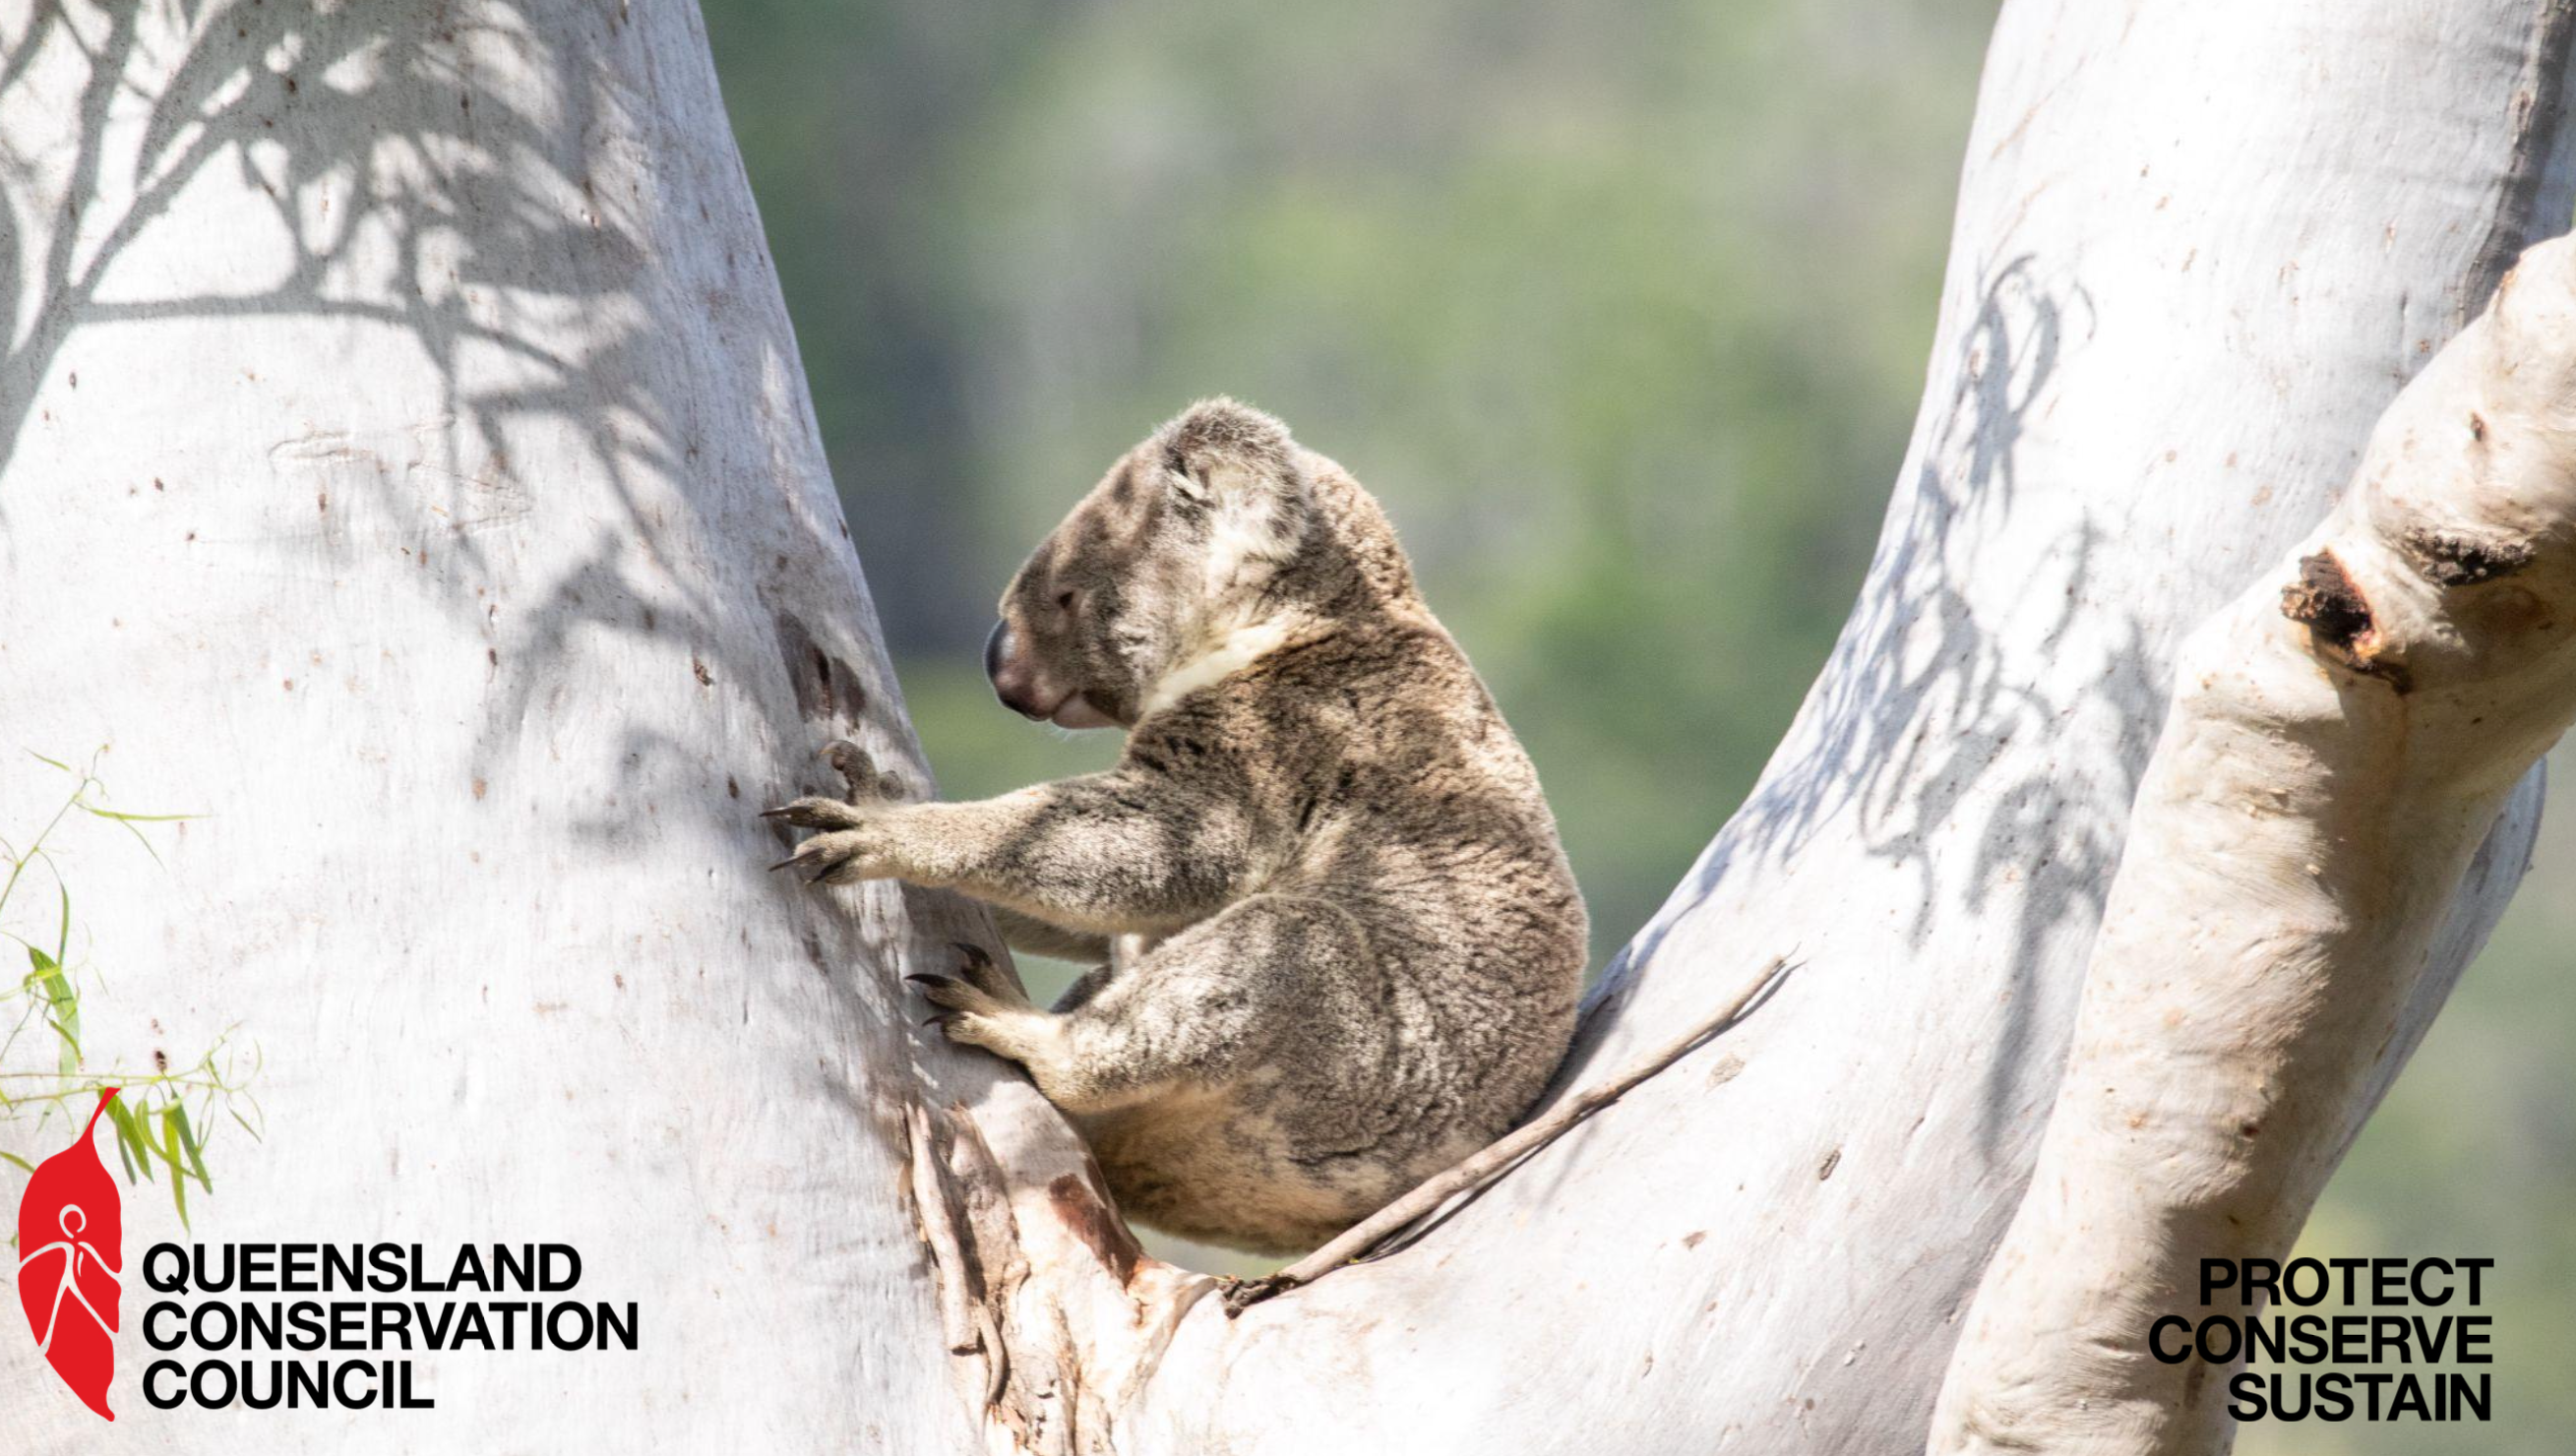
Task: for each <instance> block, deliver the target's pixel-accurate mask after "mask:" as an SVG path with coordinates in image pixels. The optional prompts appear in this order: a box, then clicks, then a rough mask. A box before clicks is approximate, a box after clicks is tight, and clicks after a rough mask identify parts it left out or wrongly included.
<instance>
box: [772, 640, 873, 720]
mask: <svg viewBox="0 0 2576 1456" xmlns="http://www.w3.org/2000/svg"><path fill="white" fill-rule="evenodd" d="M772 625H773V627H774V629H775V631H776V634H777V635H776V640H777V643H778V656H779V661H780V663H781V664H782V665H783V666H784V667H785V668H786V669H787V681H788V683H789V685H790V686H791V687H793V688H794V689H795V692H796V711H797V713H798V714H799V715H800V716H802V717H803V718H804V719H805V721H806V722H808V723H821V724H826V725H833V726H838V725H844V724H856V723H858V722H860V721H862V720H863V719H864V718H865V717H866V715H867V708H868V695H867V689H866V687H865V686H864V685H863V684H862V683H861V682H860V681H859V674H858V672H857V670H856V669H854V668H852V667H851V666H850V664H848V663H847V662H844V661H842V660H841V659H839V658H837V657H834V656H833V655H832V654H830V653H829V652H826V651H824V650H823V647H822V644H820V643H818V642H816V641H815V640H814V634H813V633H812V632H810V631H808V630H806V627H805V624H804V623H803V622H801V621H798V620H797V619H796V618H795V617H793V616H791V615H789V614H788V613H785V612H780V613H778V614H777V616H776V617H775V618H774V619H773V622H772Z"/></svg>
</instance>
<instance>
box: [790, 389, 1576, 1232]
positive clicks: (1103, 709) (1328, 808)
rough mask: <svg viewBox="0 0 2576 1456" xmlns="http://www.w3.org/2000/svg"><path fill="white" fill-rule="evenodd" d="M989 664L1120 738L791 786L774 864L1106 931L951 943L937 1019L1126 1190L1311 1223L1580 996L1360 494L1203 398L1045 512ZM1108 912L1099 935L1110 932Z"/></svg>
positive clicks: (1454, 650) (1007, 921)
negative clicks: (1060, 960) (1078, 958)
mask: <svg viewBox="0 0 2576 1456" xmlns="http://www.w3.org/2000/svg"><path fill="white" fill-rule="evenodd" d="M1002 612H1003V618H1004V621H1005V623H1006V624H1007V625H1008V626H1009V627H1010V629H1011V632H1012V634H1013V635H1012V638H1011V640H1012V641H1013V642H1014V643H1015V644H1017V649H1016V652H1015V654H1014V656H1013V660H1012V662H1011V664H1010V669H1011V671H1013V672H1014V673H1016V674H1018V675H1019V677H1018V680H1020V681H1022V682H1024V683H1026V684H1028V689H1027V693H1028V696H1029V697H1030V698H1031V699H1032V700H1033V701H1036V702H1038V703H1039V704H1041V708H1040V709H1038V710H1033V711H1043V705H1047V704H1061V706H1059V707H1057V708H1056V709H1055V712H1054V716H1056V717H1057V719H1058V721H1070V722H1091V721H1102V720H1106V721H1109V722H1114V723H1116V724H1118V725H1121V726H1124V727H1125V728H1126V729H1127V730H1128V737H1127V743H1126V748H1125V752H1124V753H1123V754H1122V756H1121V757H1120V760H1119V762H1118V764H1117V766H1116V767H1114V768H1112V769H1110V770H1108V771H1106V772H1104V773H1099V774H1093V775H1087V776H1084V777H1080V778H1074V779H1067V780H1063V781H1060V782H1057V783H1050V784H1040V785H1037V786H1035V787H1033V788H1027V789H1022V790H1019V791H1017V792H1015V793H1011V794H1006V795H1003V796H1001V797H999V798H995V799H988V800H983V801H980V802H975V803H960V804H916V805H899V804H887V803H863V804H856V805H853V804H844V803H841V802H838V801H834V800H827V799H807V800H799V801H798V802H797V803H796V804H794V805H791V806H789V807H788V808H787V809H785V810H781V811H774V812H776V813H777V814H778V815H779V816H780V817H784V818H787V819H789V820H790V822H793V823H797V824H800V825H802V826H804V827H807V828H813V829H819V830H823V831H825V832H823V833H819V834H817V835H815V836H813V837H812V838H810V839H807V840H806V841H805V842H804V843H803V844H802V845H800V846H799V849H798V853H797V855H796V857H795V858H794V859H793V860H791V861H790V862H789V863H790V864H792V865H795V866H797V867H799V868H803V869H806V870H810V871H812V872H813V873H814V876H815V878H817V879H820V880H825V881H829V882H833V883H839V882H844V881H848V880H854V879H867V878H884V877H893V878H900V879H904V880H908V881H911V882H914V883H917V884H923V885H938V886H947V887H951V888H954V889H957V890H960V891H962V892H964V893H966V894H968V895H971V896H974V897H975V898H977V899H980V900H984V901H986V902H988V903H990V904H991V905H992V906H993V907H994V908H995V911H996V913H997V915H998V916H999V917H1000V923H1001V926H1002V929H1003V932H1004V935H1005V936H1006V938H1007V939H1009V940H1010V942H1011V943H1012V944H1013V945H1015V946H1018V947H1020V948H1022V949H1027V950H1034V951H1039V952H1042V953H1047V954H1066V953H1080V954H1087V955H1094V956H1096V955H1098V954H1099V951H1100V949H1101V947H1102V946H1103V944H1104V943H1114V944H1116V945H1117V946H1118V947H1119V948H1121V949H1122V950H1124V951H1127V952H1129V954H1125V955H1122V956H1120V957H1117V958H1115V959H1114V960H1113V962H1112V964H1109V965H1104V966H1102V967H1101V968H1100V969H1098V970H1095V971H1094V972H1092V973H1091V974H1090V975H1088V976H1086V977H1084V979H1083V982H1082V984H1081V985H1079V986H1077V987H1076V988H1075V990H1074V992H1072V993H1070V994H1069V995H1068V996H1067V997H1066V998H1065V1000H1064V1001H1063V1002H1061V1003H1059V1004H1058V1006H1057V1008H1056V1009H1055V1010H1054V1011H1052V1012H1050V1011H1040V1010H1038V1009H1037V1008H1036V1007H1034V1006H1032V1005H1030V1004H1029V1003H1028V1002H1027V1001H1026V1000H1025V999H1024V998H1022V997H1021V996H1020V994H1019V992H1018V990H1017V988H1016V987H1014V986H1012V985H1011V983H1010V981H1009V979H1008V978H1007V977H1004V976H1000V975H997V974H991V973H989V971H988V970H987V969H986V968H983V967H979V966H974V965H971V964H970V966H969V968H968V975H967V977H966V978H964V979H955V978H941V977H933V978H917V979H926V989H927V993H928V995H929V996H930V999H931V1000H932V1001H934V1002H935V1003H937V1004H938V1005H940V1006H942V1007H944V1008H946V1009H947V1011H948V1013H949V1014H948V1015H947V1016H946V1018H945V1025H946V1029H947V1032H948V1035H949V1036H951V1037H952V1038H954V1039H956V1040H957V1041H960V1042H964V1043H967V1044H970V1045H974V1046H980V1047H984V1048H986V1049H988V1050H990V1051H992V1052H994V1053H995V1054H997V1055H999V1056H1003V1057H1007V1058H1009V1059H1010V1060H1012V1061H1015V1062H1018V1063H1020V1064H1021V1065H1023V1066H1025V1067H1026V1068H1027V1069H1028V1070H1029V1072H1030V1074H1031V1075H1032V1076H1033V1077H1034V1078H1035V1079H1036V1081H1037V1084H1038V1087H1039V1089H1040V1090H1041V1091H1043V1092H1044V1093H1045V1094H1046V1096H1047V1097H1048V1098H1049V1099H1050V1100H1052V1101H1053V1102H1054V1103H1055V1104H1056V1105H1057V1106H1059V1107H1061V1108H1063V1109H1064V1110H1065V1111H1066V1112H1067V1113H1068V1114H1070V1115H1071V1116H1072V1117H1073V1119H1074V1120H1075V1122H1076V1123H1077V1124H1078V1125H1079V1126H1080V1127H1081V1128H1082V1130H1083V1132H1084V1133H1085V1134H1086V1135H1087V1136H1088V1137H1089V1138H1090V1140H1091V1144H1092V1147H1093V1149H1094V1150H1095V1151H1096V1152H1097V1153H1098V1154H1099V1157H1100V1162H1101V1166H1102V1167H1103V1169H1104V1170H1105V1171H1106V1172H1107V1174H1108V1178H1109V1184H1110V1189H1111V1191H1112V1192H1113V1193H1114V1194H1115V1195H1116V1196H1117V1198H1118V1200H1119V1202H1120V1204H1121V1206H1122V1207H1123V1208H1124V1209H1125V1211H1126V1212H1127V1213H1128V1215H1129V1216H1131V1217H1134V1218H1137V1219H1140V1220H1142V1221H1144V1222H1146V1223H1150V1224H1153V1225H1155V1226H1157V1227H1160V1228H1164V1229H1167V1230H1169V1231H1171V1232H1173V1233H1176V1234H1180V1235H1183V1236H1185V1237H1189V1238H1193V1239H1199V1240H1204V1241H1209V1242H1215V1243H1223V1244H1230V1245H1235V1246H1239V1247H1242V1248H1247V1249H1253V1250H1258V1251H1262V1252H1268V1253H1284V1252H1290V1251H1295V1250H1300V1249H1305V1248H1310V1247H1312V1246H1314V1245H1315V1244H1318V1243H1321V1242H1323V1241H1324V1240H1325V1239H1327V1238H1329V1237H1331V1236H1332V1235H1333V1234H1335V1233H1337V1232H1339V1231H1340V1230H1342V1229H1343V1228H1345V1227H1347V1226H1348V1225H1350V1224H1351V1223H1353V1222H1355V1221H1357V1220H1358V1219H1360V1218H1362V1217H1365V1216H1366V1215H1368V1214H1369V1213H1371V1212H1372V1211H1374V1210H1376V1209H1377V1208H1378V1207H1380V1206H1381V1205H1383V1204H1384V1203H1386V1202H1387V1201H1388V1200H1389V1199H1391V1198H1393V1197H1395V1196H1396V1195H1397V1194H1399V1193H1402V1192H1403V1191H1405V1190H1406V1189H1407V1188H1409V1187H1411V1186H1412V1185H1413V1184H1415V1183H1417V1182H1419V1181H1420V1180H1421V1179H1423V1178H1424V1177H1427V1176H1428V1175H1430V1174H1432V1173H1435V1172H1437V1171H1439V1170H1440V1169H1442V1168H1444V1167H1446V1166H1448V1165H1449V1164H1451V1163H1453V1162H1455V1161H1457V1160H1458V1159H1460V1158H1462V1157H1464V1156H1466V1155H1467V1154H1469V1153H1471V1152H1474V1151H1475V1150H1476V1149H1478V1148H1480V1147H1482V1146H1484V1145H1485V1144H1486V1143H1488V1142H1490V1141H1492V1140H1493V1138H1495V1137H1496V1136H1497V1135H1499V1134H1500V1133H1502V1132H1504V1131H1505V1130H1506V1129H1508V1128H1509V1127H1510V1126H1511V1125H1512V1123H1513V1122H1514V1121H1515V1120H1516V1119H1518V1117H1519V1116H1520V1115H1521V1113H1522V1112H1524V1111H1525V1110H1526V1109H1527V1108H1528V1107H1529V1105H1530V1103H1531V1101H1532V1100H1533V1099H1534V1098H1535V1097H1536V1096H1537V1095H1538V1092H1539V1090H1540V1088H1541V1087H1542V1086H1543V1084H1544V1083H1545V1082H1546V1081H1547V1079H1548V1076H1549V1074H1550V1073H1551V1071H1552V1070H1553V1069H1554V1068H1555V1066H1556V1064H1557V1061H1558V1059H1559V1057H1561V1056H1562V1055H1563V1053H1564V1050H1565V1046H1566V1042H1567V1039H1568V1037H1569V1036H1570V1034H1571V1032H1572V1029H1573V1025H1574V1012H1575V1002H1576V998H1577V995H1578V992H1579V990H1580V986H1581V980H1582V973H1583V959H1584V943H1585V926H1584V912H1583V903H1582V900H1581V897H1580V896H1579V895H1578V894H1577V892H1576V889H1575V885H1574V879H1573V876H1572V874H1571V873H1570V871H1569V870H1568V869H1567V867H1566V862H1565V856H1564V853H1563V851H1562V850H1561V849H1560V848H1559V846H1558V843H1557V836H1556V825H1555V821H1554V819H1553V818H1552V817H1551V816H1550V815H1549V813H1548V809H1547V805H1546V803H1545V801H1544V800H1543V799H1542V798H1541V797H1540V793H1539V785H1538V778H1537V775H1536V774H1535V773H1534V772H1533V771H1532V769H1531V767H1530V764H1529V760H1528V759H1527V757H1526V756H1524V755H1523V753H1522V752H1521V748H1520V745H1519V743H1518V742H1517V741H1516V740H1515V739H1514V738H1513V736H1512V733H1511V730H1510V729H1509V728H1508V727H1507V726H1505V724H1504V722H1503V719H1502V715H1501V714H1500V713H1499V712H1498V711H1497V710H1496V709H1495V706H1494V703H1493V700H1492V698H1491V697H1489V696H1488V695H1487V693H1486V692H1485V689H1484V685H1483V684H1482V683H1481V682H1479V681H1478V680H1477V678H1476V675H1475V672H1474V670H1473V669H1472V668H1470V667H1469V666H1468V663H1467V659H1466V656H1465V654H1463V653H1462V652H1460V651H1459V649H1458V645H1457V643H1456V642H1454V641H1452V640H1451V639H1450V637H1449V634H1448V633H1447V632H1445V631H1443V630H1442V628H1441V626H1440V624H1439V622H1438V621H1436V620H1435V619H1434V618H1433V617H1432V615H1431V613H1430V611H1429V609H1428V608H1426V607H1425V606H1424V605H1423V603H1422V600H1421V598H1420V596H1419V595H1418V594H1417V593H1416V591H1415V589H1414V584H1413V574H1412V571H1411V568H1410V567H1409V565H1408V564H1407V562H1406V560H1405V557H1404V553H1403V551H1402V550H1401V548H1399V547H1398V546H1397V544H1396V540H1395V534H1394V532H1393V530H1392V529H1391V528H1390V527H1389V526H1388V524H1387V521H1386V518H1385V517H1384V515H1383V514H1381V513H1380V511H1379V509H1378V506H1377V503H1376V502H1375V501H1374V500H1372V499H1370V497H1369V496H1368V494H1367V493H1366V492H1365V491H1363V490H1361V489H1360V487H1359V485H1358V484H1357V482H1355V481H1353V480H1352V479H1351V478H1350V476H1349V475H1347V474H1346V473H1344V472H1343V471H1342V469H1341V468H1340V467H1339V466H1337V465H1335V464H1334V463H1333V462H1332V461H1330V460H1327V459H1325V458H1323V457H1322V456H1319V455H1315V454H1313V453H1311V452H1308V451H1305V450H1302V449H1300V448H1299V447H1297V446H1296V445H1295V444H1294V443H1293V442H1292V441H1291V440H1290V438H1289V435H1288V432H1287V430H1286V428H1285V427H1283V426H1282V425H1280V423H1279V422H1278V421H1276V420H1274V419H1272V418H1271V417H1270V416H1268V415H1265V414H1262V413H1260V412H1259V411H1257V410H1253V409H1249V408H1247V407H1245V406H1242V405H1239V404H1236V403H1234V402H1233V401H1231V400H1222V399H1219V400H1210V401H1205V402H1202V403H1200V404H1198V405H1196V406H1194V407H1193V408H1191V409H1190V410H1189V411H1187V412H1186V413H1184V414H1182V415H1181V416H1180V417H1179V418H1177V419H1175V420H1173V421H1172V422H1170V423H1169V424H1167V425H1165V426H1164V427H1163V428H1162V429H1160V430H1159V431H1157V432H1155V434H1154V435H1153V436H1151V437H1150V438H1148V439H1147V440H1146V441H1145V442H1144V443H1143V444H1141V445H1139V446H1137V447H1136V448H1135V449H1134V450H1132V451H1130V452H1128V454H1127V455H1126V456H1125V458H1123V459H1122V460H1120V461H1119V463H1118V464H1117V466H1116V467H1115V468H1113V469H1112V470H1111V471H1110V472H1109V474H1108V476H1107V477H1106V478H1104V479H1103V480H1102V481H1101V482H1100V484H1099V485H1098V486H1097V487H1095V488H1094V489H1093V490H1092V491H1091V493H1090V494H1089V495H1088V496H1087V497H1085V498H1084V500H1083V501H1082V502H1081V503H1080V504H1079V505H1078V506H1076V507H1075V509H1074V511H1073V513H1072V514H1071V515H1070V516H1069V517H1067V518H1066V520H1065V521H1064V523H1063V524H1062V525H1060V526H1058V527H1057V528H1056V529H1055V531H1054V532H1053V533H1051V534H1050V535H1049V536H1048V537H1047V539H1046V540H1045V541H1043V542H1041V543H1040V544H1039V546H1038V549H1037V551H1036V552H1035V554H1034V555H1032V556H1031V558H1030V559H1029V562H1028V564H1027V565H1026V566H1024V567H1022V568H1021V570H1020V572H1019V574H1018V576H1017V577H1016V578H1014V580H1013V581H1012V583H1011V587H1010V590H1009V592H1008V593H1007V594H1006V595H1005V597H1004V598H1003V603H1002ZM1113 938H1114V940H1113Z"/></svg>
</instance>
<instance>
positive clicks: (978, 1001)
mask: <svg viewBox="0 0 2576 1456" xmlns="http://www.w3.org/2000/svg"><path fill="white" fill-rule="evenodd" d="M957 951H958V954H960V955H961V956H963V957H965V966H964V970H965V979H962V980H961V979H959V978H958V977H956V976H934V975H927V974H921V975H911V976H906V977H904V979H905V980H907V981H910V982H911V983H913V984H914V985H916V986H919V987H920V988H921V994H922V996H923V998H924V999H926V1000H927V1001H929V1002H930V1004H931V1005H933V1006H937V1007H939V1008H941V1011H940V1014H939V1015H937V1016H934V1017H932V1018H930V1019H931V1020H932V1021H933V1022H935V1023H937V1024H938V1026H939V1029H940V1030H941V1031H944V1032H946V1033H947V1034H948V1039H949V1040H950V1041H953V1042H961V1043H963V1044H965V1045H967V1046H979V1047H982V1048H984V1049H985V1050H987V1051H991V1052H996V1053H999V1054H1000V1055H1002V1056H1006V1057H1010V1058H1012V1059H1013V1060H1018V1059H1020V1058H1021V1057H1023V1056H1024V1055H1025V1054H1026V1052H1027V1049H1028V1040H1029V1032H1030V1027H1031V1024H1032V1023H1033V1022H1036V1021H1039V1020H1040V1019H1042V1018H1043V1017H1044V1016H1045V1014H1046V1013H1044V1012H1042V1011H1040V1010H1038V1009H1037V1007H1036V1006H1035V1005H1034V1004H1033V1003H1031V1002H1030V1000H1029V998H1028V994H1027V993H1026V992H1024V991H1022V990H1021V989H1020V988H1019V986H1018V985H1017V984H1015V983H1014V982H1013V981H1012V980H1011V978H1010V977H1008V976H1006V975H1004V974H1002V968H1001V967H999V966H997V965H995V964H993V958H992V957H991V956H989V955H986V954H985V953H984V951H983V949H982V948H981V947H979V946H972V945H968V944H965V943H964V942H962V941H961V942H959V943H958V946H957Z"/></svg>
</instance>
